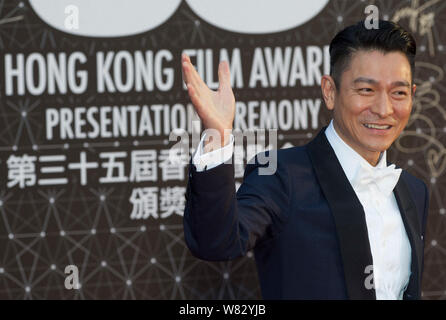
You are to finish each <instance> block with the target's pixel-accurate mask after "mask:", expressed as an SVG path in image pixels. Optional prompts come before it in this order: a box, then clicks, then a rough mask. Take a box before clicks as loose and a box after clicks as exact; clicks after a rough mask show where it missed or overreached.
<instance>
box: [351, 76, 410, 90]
mask: <svg viewBox="0 0 446 320" xmlns="http://www.w3.org/2000/svg"><path fill="white" fill-rule="evenodd" d="M360 82H365V83H368V84H371V85H377V84H378V83H379V82H378V81H377V80H375V79H372V78H366V77H359V78H356V79H355V80H353V83H354V84H356V83H360ZM391 85H392V87H408V88H410V84H409V82H407V81H405V80H404V81H401V80H399V81H394V82H392V83H391Z"/></svg>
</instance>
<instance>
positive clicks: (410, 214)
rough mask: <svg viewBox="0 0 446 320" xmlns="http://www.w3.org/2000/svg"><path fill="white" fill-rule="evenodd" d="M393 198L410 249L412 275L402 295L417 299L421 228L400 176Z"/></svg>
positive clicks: (406, 188) (421, 250)
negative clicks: (398, 210)
mask: <svg viewBox="0 0 446 320" xmlns="http://www.w3.org/2000/svg"><path fill="white" fill-rule="evenodd" d="M395 198H396V201H397V203H398V208H399V209H400V213H401V218H402V220H403V223H404V227H405V229H406V233H407V237H408V238H409V241H410V246H411V248H412V254H411V256H412V263H411V272H412V273H411V276H410V280H409V284H408V286H407V289H406V292H405V294H404V299H419V298H420V296H419V295H420V289H421V283H420V279H421V277H420V266H421V263H422V254H423V248H422V239H420V236H421V228H420V224H419V222H418V218H417V212H416V209H415V205H414V203H413V200H412V197H411V196H410V193H409V189H408V187H407V183H406V182H405V181H404V179H403V175H402V174H401V176H400V179H399V180H398V183H397V184H396V186H395Z"/></svg>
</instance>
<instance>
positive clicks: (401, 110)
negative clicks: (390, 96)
mask: <svg viewBox="0 0 446 320" xmlns="http://www.w3.org/2000/svg"><path fill="white" fill-rule="evenodd" d="M411 111H412V104H401V105H396V106H395V107H394V112H395V118H397V119H398V120H400V121H401V122H404V123H405V122H407V121H408V120H409V117H410V113H411Z"/></svg>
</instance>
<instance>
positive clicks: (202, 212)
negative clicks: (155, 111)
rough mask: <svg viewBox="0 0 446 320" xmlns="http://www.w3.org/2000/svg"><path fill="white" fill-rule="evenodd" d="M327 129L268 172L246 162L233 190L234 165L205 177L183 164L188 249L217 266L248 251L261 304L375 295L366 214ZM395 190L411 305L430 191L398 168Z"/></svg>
mask: <svg viewBox="0 0 446 320" xmlns="http://www.w3.org/2000/svg"><path fill="white" fill-rule="evenodd" d="M325 128H326V127H324V128H323V129H322V130H321V131H320V132H319V133H318V135H317V136H316V137H315V138H314V139H313V140H312V141H310V142H309V143H308V144H306V145H304V146H301V147H293V148H288V149H281V150H277V170H276V172H275V174H273V175H259V174H258V171H259V168H260V167H261V165H260V164H259V163H258V161H255V162H252V163H250V164H248V165H247V166H246V169H245V173H244V178H243V183H242V185H241V186H240V188H239V189H238V191H237V193H236V192H235V180H234V167H233V165H232V164H228V163H225V164H221V165H219V166H217V167H215V168H213V169H211V170H207V171H204V172H197V171H196V168H195V166H194V165H192V164H190V166H189V180H188V184H187V191H186V206H185V211H184V220H183V221H184V237H185V241H186V244H187V246H188V247H189V249H190V250H191V252H192V253H193V254H194V255H195V256H196V257H198V258H200V259H204V260H210V261H219V260H228V259H233V258H236V257H240V256H244V255H245V254H246V253H247V251H248V250H251V249H253V250H254V255H255V260H256V266H257V271H258V275H259V279H260V286H261V290H262V296H263V298H265V299H376V293H375V290H374V289H373V288H372V289H367V288H366V285H365V281H366V278H367V277H368V276H369V273H367V272H366V267H367V266H369V265H373V261H372V255H371V251H370V244H369V239H368V233H367V225H366V221H365V214H364V210H363V207H362V205H361V203H360V202H359V200H358V198H357V196H356V194H355V192H354V190H353V188H352V186H351V185H350V183H349V181H348V179H347V177H346V176H345V173H344V171H343V169H342V167H341V165H340V163H339V161H338V159H337V157H336V155H335V153H334V151H333V149H332V147H331V145H330V144H329V142H328V140H327V138H326V136H325V133H324V131H325ZM256 159H257V158H256ZM228 162H229V161H228ZM265 166H266V165H265ZM394 193H395V197H396V200H397V203H398V206H399V209H400V212H401V216H402V220H403V222H404V226H405V228H406V232H407V235H408V238H409V241H410V244H411V249H412V263H411V271H412V273H411V277H410V281H409V285H408V287H407V289H406V291H405V293H404V296H403V298H404V299H419V298H420V293H421V275H422V270H423V250H424V232H425V226H426V218H427V212H428V202H429V200H428V190H427V187H426V185H425V183H424V182H422V181H421V180H419V179H417V178H415V177H414V176H412V175H411V174H409V173H408V172H406V171H405V170H403V171H402V173H401V176H400V179H399V181H398V183H397V185H396V187H395V189H394Z"/></svg>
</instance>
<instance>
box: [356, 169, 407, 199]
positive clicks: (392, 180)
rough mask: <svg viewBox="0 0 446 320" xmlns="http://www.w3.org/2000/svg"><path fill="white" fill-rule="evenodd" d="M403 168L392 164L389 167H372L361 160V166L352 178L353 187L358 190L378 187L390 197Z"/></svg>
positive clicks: (371, 189)
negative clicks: (397, 167)
mask: <svg viewBox="0 0 446 320" xmlns="http://www.w3.org/2000/svg"><path fill="white" fill-rule="evenodd" d="M401 171H402V169H395V165H394V164H392V165H390V166H388V167H384V168H378V167H370V166H367V165H366V164H364V163H363V162H360V167H359V168H358V171H357V172H356V175H355V177H354V178H353V180H352V186H353V189H354V190H355V191H356V192H359V193H362V192H369V191H373V189H375V188H377V189H378V190H379V191H380V192H381V193H382V194H383V195H385V196H386V197H388V196H389V195H390V194H391V193H392V191H393V189H394V188H395V185H396V184H397V183H398V179H399V178H400V174H401Z"/></svg>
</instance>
